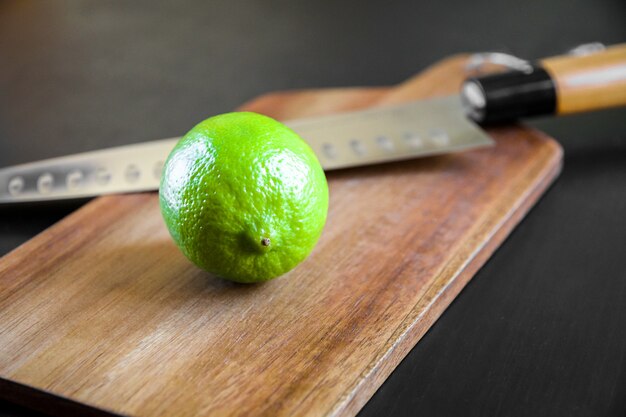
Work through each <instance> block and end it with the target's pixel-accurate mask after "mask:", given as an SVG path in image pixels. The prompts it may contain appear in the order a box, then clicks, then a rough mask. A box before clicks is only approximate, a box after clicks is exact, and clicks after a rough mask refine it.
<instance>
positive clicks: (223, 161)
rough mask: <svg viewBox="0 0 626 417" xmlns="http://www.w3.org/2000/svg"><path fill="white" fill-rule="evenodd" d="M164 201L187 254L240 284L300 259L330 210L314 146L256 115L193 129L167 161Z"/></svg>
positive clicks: (206, 123) (271, 275)
mask: <svg viewBox="0 0 626 417" xmlns="http://www.w3.org/2000/svg"><path fill="white" fill-rule="evenodd" d="M159 198H160V205H161V213H162V214H163V218H164V219H165V223H166V225H167V228H168V229H169V232H170V234H171V235H172V238H173V239H174V241H175V242H176V244H177V246H178V247H179V248H180V249H181V251H182V252H183V253H184V254H185V256H187V258H189V259H190V260H191V261H192V262H193V263H195V264H196V265H198V266H199V267H201V268H203V269H205V270H207V271H209V272H211V273H213V274H216V275H218V276H220V277H222V278H225V279H228V280H231V281H237V282H259V281H266V280H269V279H272V278H275V277H277V276H279V275H282V274H284V273H285V272H287V271H289V270H291V269H293V268H294V267H295V266H296V265H298V264H299V263H300V262H302V261H303V260H304V259H305V258H306V257H307V256H308V255H309V254H310V253H311V251H312V250H313V247H314V246H315V244H316V243H317V240H318V239H319V237H320V235H321V233H322V229H323V227H324V223H325V222H326V214H327V211H328V185H327V183H326V177H325V175H324V171H323V170H322V167H321V166H320V164H319V161H318V160H317V158H316V157H315V154H314V153H313V151H312V150H311V148H310V147H309V146H308V145H307V144H306V143H305V142H304V141H303V140H302V139H300V137H299V136H298V135H297V134H296V133H295V132H293V131H292V130H290V129H289V128H288V127H286V126H285V125H283V124H282V123H279V122H277V121H276V120H274V119H272V118H269V117H267V116H263V115H260V114H256V113H251V112H235V113H226V114H222V115H218V116H215V117H211V118H209V119H207V120H205V121H203V122H201V123H200V124H198V125H197V126H195V127H194V128H193V129H191V131H189V133H187V134H186V135H185V136H184V137H183V138H182V139H181V140H180V142H178V144H177V145H176V147H175V148H174V149H173V150H172V152H171V154H170V155H169V157H168V158H167V161H166V162H165V167H164V169H163V174H162V177H161V187H160V190H159Z"/></svg>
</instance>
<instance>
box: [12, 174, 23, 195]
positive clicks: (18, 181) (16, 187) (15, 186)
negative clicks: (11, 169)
mask: <svg viewBox="0 0 626 417" xmlns="http://www.w3.org/2000/svg"><path fill="white" fill-rule="evenodd" d="M23 189H24V178H22V177H13V178H11V181H9V194H11V195H18V194H19V193H21V192H22V190H23Z"/></svg>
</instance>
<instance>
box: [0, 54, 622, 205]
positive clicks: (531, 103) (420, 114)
mask: <svg viewBox="0 0 626 417" xmlns="http://www.w3.org/2000/svg"><path fill="white" fill-rule="evenodd" d="M515 63H516V65H514V67H515V69H514V70H511V71H506V72H502V73H496V74H492V75H487V76H481V77H473V78H469V79H467V80H466V81H465V82H464V83H463V85H462V87H461V91H460V94H459V95H455V96H449V97H442V98H435V99H430V100H422V101H413V102H408V103H404V104H400V105H392V106H386V107H379V108H372V109H367V110H361V111H354V112H347V113H341V114H336V115H330V116H322V117H315V118H307V119H300V120H292V121H288V122H286V123H285V124H286V125H287V126H289V127H290V128H291V129H292V130H294V131H295V132H296V133H298V134H299V135H300V136H301V137H302V138H303V139H304V140H305V141H306V142H307V143H308V144H309V145H310V146H311V148H312V149H313V151H314V152H315V153H316V155H317V156H318V158H319V160H320V163H321V164H322V167H323V168H324V169H325V170H333V169H339V168H347V167H353V166H360V165H370V164H376V163H383V162H389V161H397V160H403V159H409V158H416V157H422V156H430V155H438V154H443V153H449V152H457V151H463V150H468V149H474V148H479V147H484V146H490V145H493V140H492V139H491V138H490V137H489V136H488V135H487V133H486V132H485V131H484V130H482V129H481V127H479V124H481V125H485V124H490V123H506V122H510V121H513V120H516V119H519V118H524V117H531V116H539V115H549V114H556V115H560V114H568V113H574V112H581V111H590V110H596V109H601V108H608V107H616V106H620V105H626V44H622V45H616V46H613V47H609V48H606V49H603V50H601V51H599V52H594V53H589V54H585V55H583V56H579V55H573V56H572V55H565V56H558V57H553V58H547V59H544V60H542V61H539V62H538V63H536V64H530V63H528V62H526V61H521V60H519V59H517V60H516V61H515ZM179 139H180V138H171V139H163V140H157V141H151V142H145V143H139V144H134V145H126V146H120V147H116V148H109V149H103V150H98V151H92V152H85V153H80V154H75V155H69V156H64V157H58V158H52V159H46V160H43V161H38V162H32V163H27V164H22V165H16V166H12V167H7V168H2V169H0V204H8V203H18V202H29V201H44V200H58V199H68V198H83V197H93V196H97V195H102V194H112V193H126V192H138V191H149V190H157V189H158V187H159V181H160V177H161V170H162V168H163V165H164V163H165V159H166V158H167V155H168V154H169V152H170V151H171V150H172V149H173V147H174V146H175V145H176V143H177V142H178V140H179Z"/></svg>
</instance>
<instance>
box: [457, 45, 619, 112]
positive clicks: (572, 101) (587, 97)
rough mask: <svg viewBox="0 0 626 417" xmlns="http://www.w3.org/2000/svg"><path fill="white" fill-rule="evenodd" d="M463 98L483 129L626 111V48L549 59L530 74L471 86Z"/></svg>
mask: <svg viewBox="0 0 626 417" xmlns="http://www.w3.org/2000/svg"><path fill="white" fill-rule="evenodd" d="M461 98H462V100H463V102H464V104H465V106H466V108H467V110H468V114H469V116H470V117H471V118H473V119H474V120H476V121H477V122H479V123H490V122H503V121H510V120H514V119H518V118H523V117H530V116H539V115H547V114H568V113H575V112H584V111H592V110H598V109H603V108H609V107H617V106H624V105H626V44H620V45H615V46H612V47H609V48H606V49H605V50H603V51H600V52H595V53H592V54H589V55H583V56H580V55H564V56H557V57H552V58H546V59H543V60H541V61H539V62H537V63H536V64H535V65H533V66H532V67H531V68H529V70H527V71H507V72H503V73H498V74H492V75H486V76H482V77H474V78H470V79H468V80H466V81H465V82H464V84H463V87H462V90H461Z"/></svg>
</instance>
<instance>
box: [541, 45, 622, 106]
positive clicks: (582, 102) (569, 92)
mask: <svg viewBox="0 0 626 417" xmlns="http://www.w3.org/2000/svg"><path fill="white" fill-rule="evenodd" d="M541 64H542V65H543V67H544V68H545V69H546V71H548V73H549V74H550V76H551V77H552V79H553V80H555V82H556V90H557V113H559V114H568V113H576V112H583V111H591V110H599V109H604V108H609V107H617V106H624V105H626V44H621V45H615V46H612V47H610V48H607V49H606V50H604V51H601V52H596V53H592V54H590V55H585V56H568V55H564V56H557V57H553V58H547V59H544V60H543V61H542V62H541Z"/></svg>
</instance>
